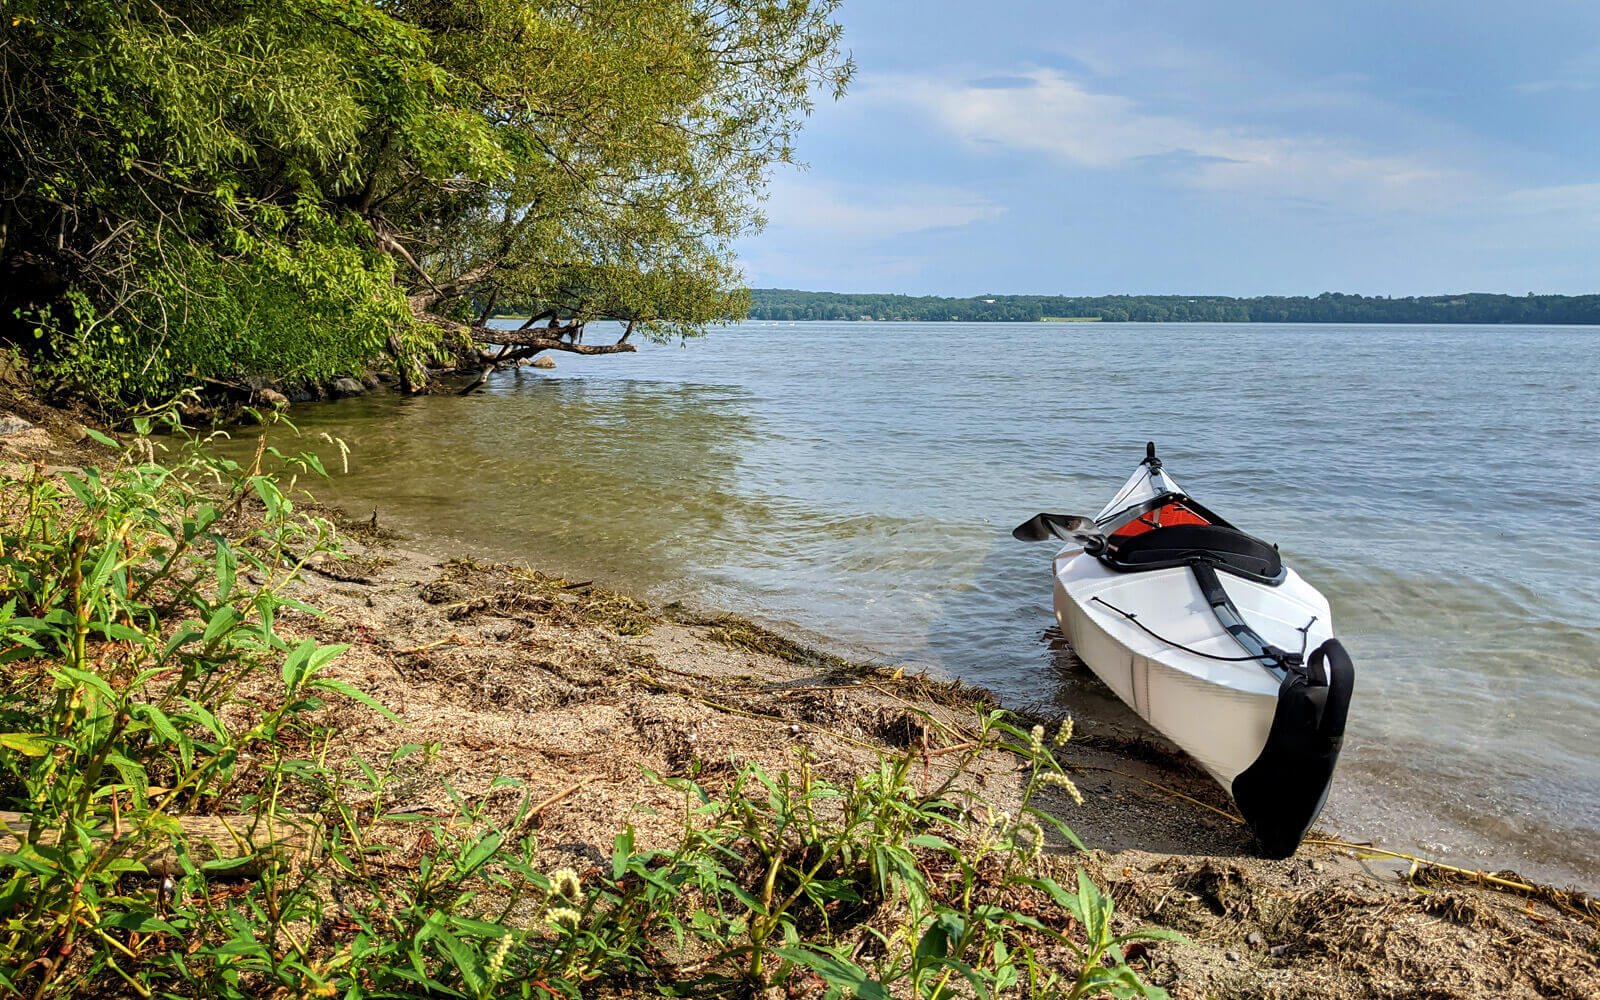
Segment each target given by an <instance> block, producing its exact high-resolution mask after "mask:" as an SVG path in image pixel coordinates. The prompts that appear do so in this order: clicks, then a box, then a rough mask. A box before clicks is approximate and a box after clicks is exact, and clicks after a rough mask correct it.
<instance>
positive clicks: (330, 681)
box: [311, 677, 405, 722]
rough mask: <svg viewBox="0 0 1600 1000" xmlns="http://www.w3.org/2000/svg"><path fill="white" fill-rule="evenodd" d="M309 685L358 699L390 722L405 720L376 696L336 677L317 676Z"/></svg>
mask: <svg viewBox="0 0 1600 1000" xmlns="http://www.w3.org/2000/svg"><path fill="white" fill-rule="evenodd" d="M311 687H315V688H323V689H325V690H328V691H335V692H338V693H339V694H342V695H344V696H345V697H346V698H350V699H352V700H354V701H358V702H360V703H361V704H363V705H365V706H367V707H368V708H370V709H372V710H373V711H374V712H377V713H378V714H379V715H381V716H383V717H384V718H385V719H388V720H389V721H390V722H404V721H405V720H404V719H402V718H400V716H398V715H396V714H394V713H393V712H391V711H389V709H387V708H385V707H384V706H383V705H382V704H381V703H380V702H379V701H378V700H377V699H376V698H374V697H372V696H371V695H369V694H367V693H366V692H365V691H362V690H360V689H359V688H356V687H355V686H353V685H351V684H349V683H347V682H345V681H342V680H339V679H338V678H337V677H318V678H317V679H316V680H314V681H312V682H311Z"/></svg>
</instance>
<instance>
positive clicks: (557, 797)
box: [528, 774, 599, 818]
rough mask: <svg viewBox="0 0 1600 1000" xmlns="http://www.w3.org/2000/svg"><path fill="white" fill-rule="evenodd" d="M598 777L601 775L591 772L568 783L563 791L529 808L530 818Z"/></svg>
mask: <svg viewBox="0 0 1600 1000" xmlns="http://www.w3.org/2000/svg"><path fill="white" fill-rule="evenodd" d="M598 777H599V775H595V774H591V775H589V776H588V777H587V778H583V779H581V780H579V781H577V782H574V783H573V784H571V785H568V786H567V787H566V788H563V789H562V790H561V791H559V792H557V793H555V794H554V795H552V796H550V797H549V798H547V799H545V800H544V801H543V802H540V803H539V804H538V805H536V806H534V807H533V808H532V809H530V810H528V816H529V818H532V817H534V816H537V815H539V813H541V812H542V811H544V810H545V809H546V808H547V807H549V806H553V805H555V804H556V803H557V802H560V801H561V800H562V799H564V798H566V797H567V796H569V795H571V794H573V793H574V792H576V791H577V790H578V789H580V788H582V787H583V786H585V785H587V784H589V783H590V782H592V781H594V780H595V779H596V778H598Z"/></svg>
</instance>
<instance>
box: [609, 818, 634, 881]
mask: <svg viewBox="0 0 1600 1000" xmlns="http://www.w3.org/2000/svg"><path fill="white" fill-rule="evenodd" d="M631 857H633V824H632V823H629V824H628V826H627V828H626V829H624V830H623V831H622V832H621V833H619V834H617V839H616V840H614V841H612V843H611V880H612V881H617V880H618V879H621V878H622V876H623V875H624V874H626V873H627V871H628V859H629V858H631Z"/></svg>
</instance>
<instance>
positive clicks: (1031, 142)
mask: <svg viewBox="0 0 1600 1000" xmlns="http://www.w3.org/2000/svg"><path fill="white" fill-rule="evenodd" d="M843 21H844V24H845V30H846V39H845V41H846V45H847V46H848V47H849V48H850V49H851V50H852V51H853V53H854V55H855V59H856V63H857V66H858V76H857V79H856V82H855V83H854V85H853V86H852V88H851V92H850V94H849V95H847V96H846V97H845V98H844V99H843V100H842V101H840V102H838V103H831V102H823V103H820V104H819V106H818V108H817V111H816V114H815V115H814V117H813V118H812V120H811V122H810V125H809V126H808V128H807V130H806V132H805V134H804V135H803V136H802V138H801V142H800V147H799V153H800V157H801V158H802V159H803V160H805V161H807V163H808V164H809V167H808V169H805V170H793V169H787V168H786V169H783V170H780V171H778V173H777V174H776V176H775V177H774V179H773V184H772V189H771V196H770V199H769V201H768V203H767V206H766V209H767V214H768V216H769V218H770V224H769V226H768V227H767V229H766V230H765V231H764V232H763V233H761V234H760V235H757V236H754V237H751V238H749V239H746V240H744V241H743V242H742V243H741V244H740V252H741V255H742V257H743V259H744V264H745V269H746V274H747V276H748V278H749V280H750V281H751V283H752V284H754V285H757V286H781V287H789V288H808V289H817V290H835V291H858V292H879V291H893V292H907V293H913V294H947V295H975V294H979V293H982V292H1044V293H1056V294H1069V295H1071V294H1102V293H1118V292H1129V293H1216V294H1231V295H1258V294H1301V293H1308V294H1315V293H1317V292H1321V291H1345V292H1361V293H1365V294H1379V295H1409V294H1437V293H1445V292H1460V291H1495V292H1510V293H1514V294H1519V295H1520V294H1523V293H1525V292H1529V291H1533V292H1562V293H1579V292H1597V291H1600V138H1597V136H1600V3H1596V2H1594V0H1586V2H1569V0H1522V2H1519V3H1504V2H1500V3H1485V2H1481V0H1454V2H1432V0H1409V2H1407V0H1392V2H1387V3H1383V2H1369V0H1340V2H1337V3H1333V2H1325V3H1319V4H1301V3H1285V2H1283V0H1277V2H1257V0H1227V2H1216V0H1209V2H1208V0H1187V2H1181V0H1177V2H1175V0H1138V2H1118V0H1096V2H1092V3H1091V2H1081V0H1067V2H1055V3H1051V2H1043V0H996V2H993V3H989V4H980V3H973V2H971V0H963V2H951V0H928V2H923V3H901V2H891V0H846V3H845V7H844V11H843Z"/></svg>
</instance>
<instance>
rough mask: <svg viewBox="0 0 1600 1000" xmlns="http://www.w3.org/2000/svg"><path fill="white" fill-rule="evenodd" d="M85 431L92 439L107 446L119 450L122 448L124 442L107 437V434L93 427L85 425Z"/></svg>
mask: <svg viewBox="0 0 1600 1000" xmlns="http://www.w3.org/2000/svg"><path fill="white" fill-rule="evenodd" d="M83 433H84V434H86V435H88V436H89V437H90V438H91V439H92V440H94V441H96V442H98V443H100V444H103V445H105V446H106V447H107V448H116V449H118V450H119V451H120V450H121V448H122V444H121V443H120V442H118V441H116V440H115V439H113V438H109V437H107V436H106V435H104V434H102V433H100V432H99V431H97V430H95V429H94V428H93V427H85V428H84V429H83Z"/></svg>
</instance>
